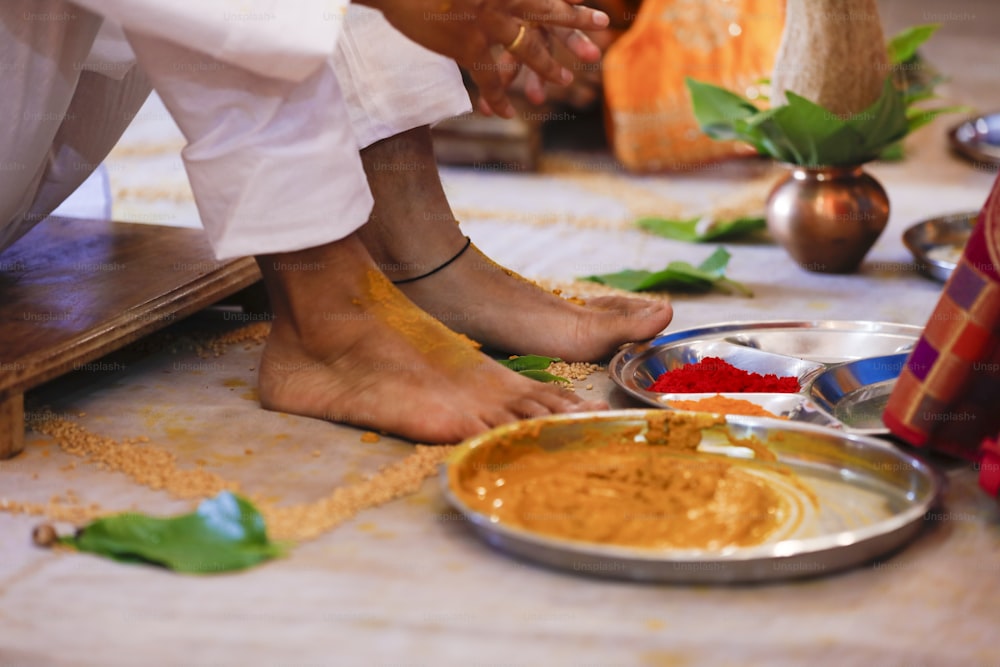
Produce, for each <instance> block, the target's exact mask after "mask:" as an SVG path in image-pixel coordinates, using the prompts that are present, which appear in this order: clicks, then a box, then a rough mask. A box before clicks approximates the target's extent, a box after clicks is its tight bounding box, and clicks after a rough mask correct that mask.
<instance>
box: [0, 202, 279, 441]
mask: <svg viewBox="0 0 1000 667" xmlns="http://www.w3.org/2000/svg"><path fill="white" fill-rule="evenodd" d="M258 280H260V272H259V270H258V269H257V264H256V262H255V261H254V260H253V259H252V258H241V259H237V260H231V261H228V262H219V261H217V260H216V259H215V258H214V256H213V255H212V251H211V249H210V248H209V246H208V242H207V240H206V239H205V237H204V234H203V232H202V231H201V230H197V229H181V228H176V227H161V226H155V225H144V224H130V223H121V222H112V221H109V220H80V219H70V218H48V219H46V220H45V221H43V222H42V223H40V224H39V225H38V226H37V227H35V229H33V230H32V231H31V232H29V233H28V234H27V235H26V236H25V237H24V238H22V239H20V240H19V241H18V242H17V243H15V244H14V245H13V246H11V247H10V248H8V249H7V250H5V251H4V252H3V253H2V254H0V459H4V458H9V457H11V456H14V455H15V454H17V453H19V452H20V451H21V450H22V449H23V448H24V427H25V420H24V392H25V391H27V390H29V389H31V388H33V387H36V386H38V385H40V384H42V383H43V382H47V381H48V380H51V379H52V378H55V377H58V376H59V375H62V374H64V373H67V372H69V371H72V370H77V369H79V368H80V367H81V366H83V365H84V364H87V363H88V362H91V361H93V360H94V359H98V358H100V357H102V356H104V355H106V354H108V353H110V352H113V351H115V350H118V349H120V348H122V347H124V346H125V345H127V344H128V343H131V342H133V341H135V340H137V339H138V338H141V337H142V336H144V335H146V334H149V333H152V332H154V331H156V330H158V329H162V328H163V327H165V326H167V325H168V324H171V323H172V322H175V321H177V320H178V319H180V318H182V317H185V316H187V315H190V314H191V313H194V312H196V311H198V310H201V309H202V308H205V307H207V306H210V305H212V304H213V303H215V302H217V301H219V300H220V299H223V298H225V297H228V296H230V295H232V294H235V293H236V292H238V291H240V290H242V289H244V288H246V287H248V286H250V285H252V284H253V283H255V282H257V281H258Z"/></svg>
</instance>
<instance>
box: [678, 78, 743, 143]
mask: <svg viewBox="0 0 1000 667" xmlns="http://www.w3.org/2000/svg"><path fill="white" fill-rule="evenodd" d="M685 83H686V84H687V87H688V91H689V92H690V93H691V104H692V105H693V107H694V115H695V118H697V119H698V125H699V126H701V130H702V132H704V133H705V134H707V135H708V136H710V137H712V138H713V139H744V137H743V136H742V133H741V132H738V131H737V128H736V123H737V121H741V120H746V119H747V118H749V117H750V116H753V115H754V114H756V113H759V111H760V110H759V109H758V108H757V107H755V106H754V105H753V104H751V103H750V102H748V101H747V100H745V99H743V98H742V97H740V96H739V95H736V94H735V93H731V92H729V91H728V90H726V89H725V88H721V87H719V86H714V85H712V84H710V83H704V82H702V81H696V80H694V79H692V78H690V77H687V78H686V79H685Z"/></svg>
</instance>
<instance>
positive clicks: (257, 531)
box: [61, 491, 285, 574]
mask: <svg viewBox="0 0 1000 667" xmlns="http://www.w3.org/2000/svg"><path fill="white" fill-rule="evenodd" d="M61 541H62V542H63V543H64V544H68V545H70V546H73V547H76V548H77V549H79V550H80V551H87V552H90V553H94V554H98V555H101V556H106V557H109V558H113V559H115V560H119V561H123V562H141V563H150V564H154V565H160V566H162V567H166V568H169V569H171V570H174V571H176V572H186V573H193V574H209V573H216V572H230V571H233V570H242V569H246V568H248V567H252V566H254V565H257V564H258V563H261V562H263V561H265V560H269V559H271V558H275V557H278V556H281V555H283V554H284V553H285V547H284V546H283V545H279V544H276V543H274V542H271V541H270V540H269V539H268V537H267V530H266V527H265V525H264V518H263V517H262V516H261V515H260V513H259V512H258V511H257V509H256V508H255V507H254V506H253V505H252V504H251V503H250V501H248V500H246V499H244V498H241V497H240V496H237V495H235V494H232V493H230V492H228V491H223V492H222V493H220V494H219V495H217V496H216V497H215V498H209V499H207V500H203V501H202V502H201V503H200V504H199V505H198V509H197V510H196V511H195V512H193V513H191V514H185V515H182V516H178V517H170V518H163V517H150V516H146V515H143V514H138V513H132V512H126V513H124V514H117V515H114V516H109V517H104V518H102V519H97V520H96V521H93V522H91V523H90V524H88V525H87V526H85V527H84V528H83V529H82V530H80V531H79V532H78V533H77V535H76V536H74V537H67V538H63V540H61Z"/></svg>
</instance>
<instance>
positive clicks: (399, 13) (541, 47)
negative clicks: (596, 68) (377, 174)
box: [360, 0, 609, 118]
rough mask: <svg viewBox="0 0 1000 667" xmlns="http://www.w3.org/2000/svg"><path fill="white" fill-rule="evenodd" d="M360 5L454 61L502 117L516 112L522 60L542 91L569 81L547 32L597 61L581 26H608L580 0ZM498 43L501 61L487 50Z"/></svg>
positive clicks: (403, 0)
mask: <svg viewBox="0 0 1000 667" xmlns="http://www.w3.org/2000/svg"><path fill="white" fill-rule="evenodd" d="M360 2H362V4H365V5H367V6H369V7H373V8H374V9H378V10H379V11H381V12H382V14H383V15H384V16H385V18H386V19H387V20H388V21H389V23H391V24H392V25H393V26H394V27H395V28H396V29H397V30H399V31H400V32H401V33H403V34H404V35H406V36H407V37H409V38H410V39H412V40H413V41H414V42H416V43H418V44H420V45H421V46H423V47H425V48H428V49H430V50H432V51H436V52H437V53H440V54H442V55H445V56H448V57H450V58H454V59H455V61H456V62H457V63H458V64H459V65H460V66H462V67H463V68H464V69H465V70H466V71H467V72H468V73H469V75H470V76H471V77H472V80H473V81H474V82H475V83H476V85H477V86H478V87H479V92H480V95H481V100H482V102H481V107H483V108H486V109H488V110H490V111H492V112H494V113H497V114H498V115H500V116H504V117H507V118H509V117H511V116H513V115H514V107H513V106H512V105H511V103H510V99H509V98H508V97H507V92H506V86H507V85H508V84H509V83H510V81H511V80H512V79H513V78H514V76H515V75H516V74H517V72H518V69H519V68H520V67H521V66H522V65H523V66H526V67H527V68H529V69H530V70H531V71H532V72H534V73H535V76H536V79H537V86H536V87H537V88H538V89H539V90H540V89H541V82H542V81H549V82H551V83H556V84H560V85H566V84H568V83H570V82H571V81H572V80H573V74H572V72H570V71H569V70H568V69H566V68H565V67H563V66H562V65H561V64H559V62H558V61H557V60H556V59H555V58H554V57H553V55H552V44H551V43H550V42H549V35H550V32H551V34H553V35H554V36H555V37H556V38H557V39H559V40H560V41H561V42H562V43H563V44H565V45H566V46H567V47H568V48H569V49H570V51H571V52H572V53H574V54H576V55H577V57H580V58H581V59H588V60H589V59H593V60H596V59H597V58H599V57H600V53H599V51H597V48H596V47H595V46H594V45H593V43H591V42H590V40H589V39H587V38H586V37H585V36H584V35H583V34H582V33H580V32H578V31H580V30H599V29H603V28H605V27H607V25H608V23H609V18H608V15H607V14H605V13H604V12H601V11H597V10H594V9H589V8H587V7H581V6H580V5H579V4H578V3H579V2H581V0H360ZM522 26H523V31H522ZM522 32H523V34H522ZM496 44H499V45H501V46H504V47H505V48H506V54H505V55H504V56H503V57H502V58H501V60H500V61H498V60H497V59H496V58H494V55H493V51H492V48H491V47H492V46H493V45H496ZM591 47H592V48H591ZM595 52H596V53H595ZM533 85H534V84H533Z"/></svg>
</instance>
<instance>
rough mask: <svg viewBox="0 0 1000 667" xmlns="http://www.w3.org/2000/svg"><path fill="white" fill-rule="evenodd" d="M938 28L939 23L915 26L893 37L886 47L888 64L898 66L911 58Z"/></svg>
mask: <svg viewBox="0 0 1000 667" xmlns="http://www.w3.org/2000/svg"><path fill="white" fill-rule="evenodd" d="M940 27H941V24H940V23H928V24H925V25H915V26H911V27H909V28H906V29H905V30H902V31H901V32H899V33H898V34H896V35H894V36H893V37H892V39H890V40H889V44H888V45H887V49H888V52H889V62H890V63H892V64H893V65H898V64H900V63H905V62H906V61H908V60H910V59H911V58H913V56H915V55H916V53H917V49H919V48H920V47H921V46H923V44H924V42H926V41H927V40H928V39H930V38H931V36H932V35H933V34H934V33H935V32H937V30H938V28H940Z"/></svg>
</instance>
